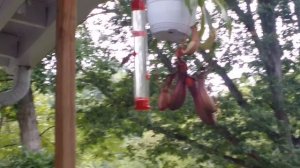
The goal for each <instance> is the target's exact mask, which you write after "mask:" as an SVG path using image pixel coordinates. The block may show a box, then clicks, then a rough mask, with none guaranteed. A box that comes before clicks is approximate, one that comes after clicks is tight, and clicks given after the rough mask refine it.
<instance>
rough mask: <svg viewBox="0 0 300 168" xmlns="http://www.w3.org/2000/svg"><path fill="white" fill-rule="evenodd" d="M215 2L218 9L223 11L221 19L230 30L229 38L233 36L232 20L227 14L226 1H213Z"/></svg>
mask: <svg viewBox="0 0 300 168" xmlns="http://www.w3.org/2000/svg"><path fill="white" fill-rule="evenodd" d="M213 2H214V3H215V4H216V5H217V8H218V9H219V10H220V11H221V17H222V19H223V20H224V21H225V25H226V27H227V29H228V32H229V36H231V32H232V25H231V19H230V17H229V16H228V14H227V10H226V7H225V6H226V2H225V1H224V0H213Z"/></svg>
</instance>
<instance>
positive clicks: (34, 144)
mask: <svg viewBox="0 0 300 168" xmlns="http://www.w3.org/2000/svg"><path fill="white" fill-rule="evenodd" d="M17 107H18V112H17V120H18V123H19V127H20V137H21V144H22V146H23V147H24V148H25V149H26V150H29V151H33V152H38V151H40V150H41V138H40V135H39V130H38V128H37V120H36V114H35V107H34V103H33V95H32V90H31V89H30V90H29V92H28V93H27V94H26V95H25V97H23V98H22V99H21V100H20V101H19V102H18V104H17Z"/></svg>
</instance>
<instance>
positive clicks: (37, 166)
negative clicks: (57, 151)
mask: <svg viewBox="0 0 300 168" xmlns="http://www.w3.org/2000/svg"><path fill="white" fill-rule="evenodd" d="M0 167H3V168H11V167H14V168H25V167H26V168H53V167H54V157H53V155H51V154H48V153H46V152H40V153H32V152H28V151H23V152H21V153H20V154H18V155H14V156H12V157H10V158H8V159H7V160H6V161H1V162H0Z"/></svg>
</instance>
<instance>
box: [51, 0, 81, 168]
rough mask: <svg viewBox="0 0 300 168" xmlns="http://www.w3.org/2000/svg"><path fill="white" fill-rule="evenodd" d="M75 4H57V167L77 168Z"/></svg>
mask: <svg viewBox="0 0 300 168" xmlns="http://www.w3.org/2000/svg"><path fill="white" fill-rule="evenodd" d="M76 9H77V7H76V0H59V1H57V18H56V58H57V77H56V98H55V106H56V112H55V167H56V168H75V161H76V159H75V156H76V140H75V29H76V13H77V12H76Z"/></svg>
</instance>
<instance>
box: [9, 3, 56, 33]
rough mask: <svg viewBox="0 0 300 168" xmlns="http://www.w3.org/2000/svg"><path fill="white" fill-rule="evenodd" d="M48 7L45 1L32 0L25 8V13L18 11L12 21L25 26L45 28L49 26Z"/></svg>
mask: <svg viewBox="0 0 300 168" xmlns="http://www.w3.org/2000/svg"><path fill="white" fill-rule="evenodd" d="M47 7H48V6H47V4H46V3H45V2H43V1H32V2H31V3H30V4H28V5H26V6H25V7H24V8H25V9H24V12H23V13H20V12H16V13H15V14H14V16H13V17H12V18H11V19H10V21H11V22H14V23H19V24H24V25H25V26H31V27H36V28H40V29H44V28H46V26H47V25H46V24H47V20H48V15H47V12H48V9H47ZM49 19H52V18H49Z"/></svg>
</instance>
